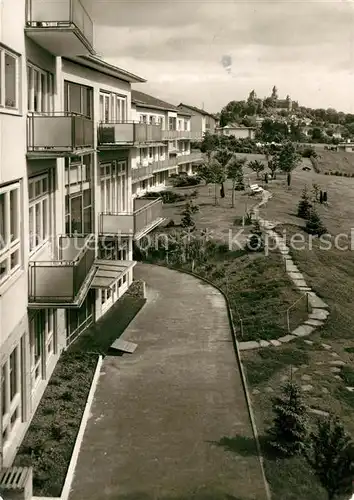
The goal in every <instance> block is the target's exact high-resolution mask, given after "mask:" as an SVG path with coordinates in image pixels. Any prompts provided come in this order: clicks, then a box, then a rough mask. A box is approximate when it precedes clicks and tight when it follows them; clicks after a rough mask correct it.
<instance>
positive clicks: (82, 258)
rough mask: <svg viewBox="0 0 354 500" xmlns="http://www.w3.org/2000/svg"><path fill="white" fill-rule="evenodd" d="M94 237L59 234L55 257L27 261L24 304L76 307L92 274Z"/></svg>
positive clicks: (42, 306) (81, 299)
mask: <svg viewBox="0 0 354 500" xmlns="http://www.w3.org/2000/svg"><path fill="white" fill-rule="evenodd" d="M95 247H96V242H95V237H94V236H93V235H91V236H88V237H84V236H61V237H60V238H59V252H58V254H59V259H58V260H52V261H40V260H38V261H30V262H29V269H28V302H29V304H28V307H30V308H34V309H36V308H37V309H38V308H45V307H58V308H78V307H80V306H81V304H82V302H83V301H84V299H85V297H86V295H87V293H88V290H89V288H90V285H91V282H92V280H93V278H94V276H95V273H96V270H97V266H96V265H95Z"/></svg>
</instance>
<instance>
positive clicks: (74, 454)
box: [32, 355, 103, 500]
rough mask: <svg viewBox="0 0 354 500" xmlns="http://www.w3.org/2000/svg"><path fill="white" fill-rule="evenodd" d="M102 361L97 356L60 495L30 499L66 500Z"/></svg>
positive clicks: (100, 357)
mask: <svg viewBox="0 0 354 500" xmlns="http://www.w3.org/2000/svg"><path fill="white" fill-rule="evenodd" d="M102 361H103V358H102V356H101V355H100V356H99V357H98V361H97V365H96V369H95V373H94V375H93V378H92V383H91V388H90V392H89V394H88V396H87V400H86V405H85V409H84V412H83V414H82V418H81V423H80V427H79V432H78V433H77V436H76V440H75V445H74V448H73V452H72V455H71V459H70V463H69V467H68V470H67V473H66V478H65V482H64V486H63V489H62V490H61V495H60V497H54V498H53V497H32V500H68V498H69V494H70V491H71V485H72V482H73V479H74V473H75V467H76V463H77V459H78V456H79V452H80V448H81V444H82V440H83V437H84V433H85V429H86V425H87V421H88V419H89V416H90V411H91V405H92V401H93V397H94V395H95V392H96V387H97V383H98V379H99V376H100V374H101V366H102Z"/></svg>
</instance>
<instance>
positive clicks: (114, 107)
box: [99, 89, 128, 123]
mask: <svg viewBox="0 0 354 500" xmlns="http://www.w3.org/2000/svg"><path fill="white" fill-rule="evenodd" d="M118 104H119V105H118ZM99 106H100V112H99V114H100V121H101V123H125V122H126V121H127V119H128V99H127V96H125V95H121V94H117V93H115V92H109V91H107V90H102V89H101V90H100V94H99Z"/></svg>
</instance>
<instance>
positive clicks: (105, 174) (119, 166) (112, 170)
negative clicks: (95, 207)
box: [100, 160, 127, 213]
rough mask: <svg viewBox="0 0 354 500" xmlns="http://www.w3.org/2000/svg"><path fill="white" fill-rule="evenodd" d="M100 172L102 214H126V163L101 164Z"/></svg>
mask: <svg viewBox="0 0 354 500" xmlns="http://www.w3.org/2000/svg"><path fill="white" fill-rule="evenodd" d="M100 170H101V175H100V180H101V209H102V212H113V213H119V212H126V210H127V207H126V199H127V194H126V186H127V181H126V175H127V163H126V161H119V162H116V161H115V160H114V161H113V162H111V163H105V164H101V167H100Z"/></svg>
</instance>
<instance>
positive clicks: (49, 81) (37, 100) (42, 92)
mask: <svg viewBox="0 0 354 500" xmlns="http://www.w3.org/2000/svg"><path fill="white" fill-rule="evenodd" d="M27 82H28V83H27V85H28V89H27V95H28V111H29V112H31V113H51V112H53V110H54V77H53V75H52V74H51V73H49V72H48V71H43V70H42V69H40V68H37V67H36V66H33V65H32V64H28V65H27Z"/></svg>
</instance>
